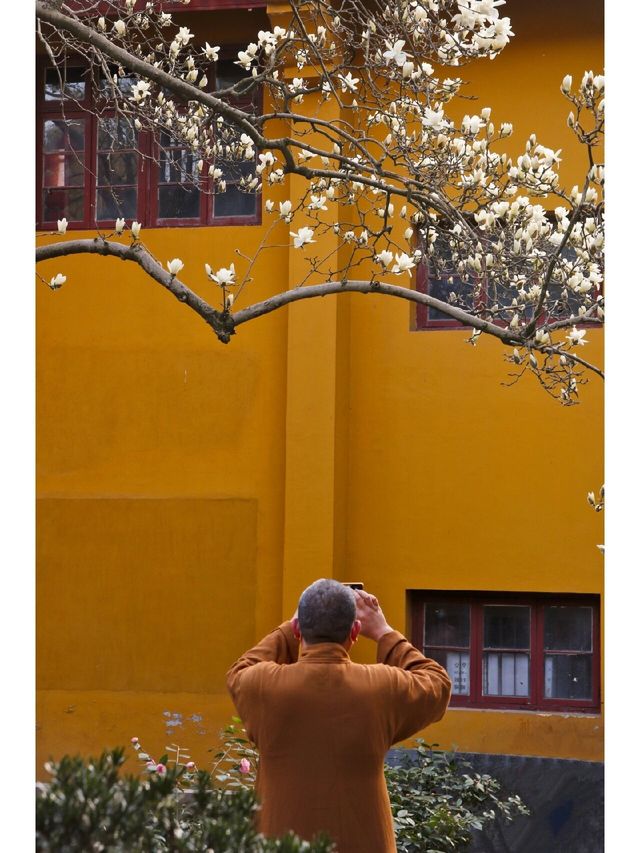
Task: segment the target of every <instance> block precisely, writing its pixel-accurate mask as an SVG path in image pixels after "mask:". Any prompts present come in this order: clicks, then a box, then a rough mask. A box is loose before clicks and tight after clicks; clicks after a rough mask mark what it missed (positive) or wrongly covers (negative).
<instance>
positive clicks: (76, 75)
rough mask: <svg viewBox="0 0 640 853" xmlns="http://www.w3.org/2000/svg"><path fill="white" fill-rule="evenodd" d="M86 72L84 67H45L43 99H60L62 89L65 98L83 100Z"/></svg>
mask: <svg viewBox="0 0 640 853" xmlns="http://www.w3.org/2000/svg"><path fill="white" fill-rule="evenodd" d="M86 73H87V69H86V68H60V70H59V71H58V69H56V68H47V70H46V72H45V78H44V99H45V101H60V100H61V99H62V91H63V90H64V97H65V98H72V99H73V100H75V101H83V100H84V97H85V94H86V83H85V79H84V75H85V74H86ZM61 80H62V81H63V85H62V86H61V85H60V81H61Z"/></svg>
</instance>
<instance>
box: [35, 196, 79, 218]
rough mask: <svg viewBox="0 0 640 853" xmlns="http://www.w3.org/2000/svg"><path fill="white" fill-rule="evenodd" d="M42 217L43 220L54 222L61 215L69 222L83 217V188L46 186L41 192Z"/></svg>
mask: <svg viewBox="0 0 640 853" xmlns="http://www.w3.org/2000/svg"><path fill="white" fill-rule="evenodd" d="M42 209H43V219H44V221H45V222H55V221H56V220H57V219H62V217H63V216H66V218H67V219H68V220H69V222H73V221H75V222H77V221H79V220H83V219H84V190H83V189H82V187H80V188H79V189H70V190H66V189H63V188H60V187H54V188H48V189H45V190H43V193H42Z"/></svg>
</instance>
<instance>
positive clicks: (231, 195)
mask: <svg viewBox="0 0 640 853" xmlns="http://www.w3.org/2000/svg"><path fill="white" fill-rule="evenodd" d="M255 214H256V196H255V193H244V192H242V191H241V190H239V189H237V187H235V186H233V185H231V186H229V185H227V189H226V191H225V192H223V193H216V195H215V200H214V216H215V217H217V218H220V217H222V216H255Z"/></svg>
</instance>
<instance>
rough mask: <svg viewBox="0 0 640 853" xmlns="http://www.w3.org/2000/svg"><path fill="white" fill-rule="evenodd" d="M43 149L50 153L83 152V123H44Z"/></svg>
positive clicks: (71, 120) (70, 121)
mask: <svg viewBox="0 0 640 853" xmlns="http://www.w3.org/2000/svg"><path fill="white" fill-rule="evenodd" d="M42 141H43V148H44V150H45V151H46V152H47V153H48V152H50V151H84V121H82V120H81V119H68V120H67V121H62V120H60V121H45V123H44V135H43V140H42Z"/></svg>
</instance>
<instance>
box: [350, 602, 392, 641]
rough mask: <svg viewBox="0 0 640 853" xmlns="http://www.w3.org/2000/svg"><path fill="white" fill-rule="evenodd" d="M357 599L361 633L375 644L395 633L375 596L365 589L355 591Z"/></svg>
mask: <svg viewBox="0 0 640 853" xmlns="http://www.w3.org/2000/svg"><path fill="white" fill-rule="evenodd" d="M354 593H355V599H356V619H359V620H360V626H361V627H360V633H361V634H362V636H363V637H368V638H369V639H370V640H373V641H374V642H376V643H377V642H378V641H379V640H380V638H381V637H384V635H385V634H388V633H389V632H391V631H393V628H392V627H391V626H390V625H389V624H388V623H387V620H386V619H385V616H384V613H383V612H382V608H381V607H380V604H379V603H378V599H377V598H376V597H375V595H371V593H368V592H366V590H364V589H356V590H354Z"/></svg>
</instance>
